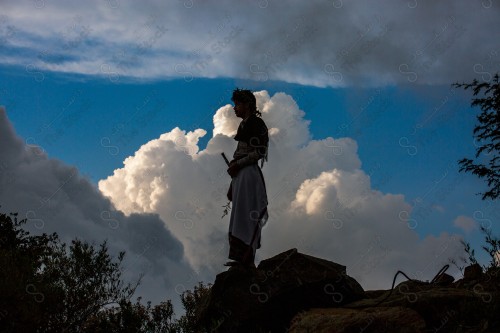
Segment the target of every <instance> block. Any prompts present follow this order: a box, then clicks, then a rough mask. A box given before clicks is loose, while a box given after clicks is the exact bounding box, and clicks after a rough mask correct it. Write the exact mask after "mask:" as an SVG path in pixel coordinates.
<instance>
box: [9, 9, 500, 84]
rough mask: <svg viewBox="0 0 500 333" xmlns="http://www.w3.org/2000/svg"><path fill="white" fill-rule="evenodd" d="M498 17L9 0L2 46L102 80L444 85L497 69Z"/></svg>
mask: <svg viewBox="0 0 500 333" xmlns="http://www.w3.org/2000/svg"><path fill="white" fill-rule="evenodd" d="M499 10H500V5H499V4H498V3H497V2H490V1H479V2H474V1H472V2H470V1H469V2H454V3H448V2H438V1H433V2H426V3H425V4H424V3H420V2H418V3H417V2H416V1H415V2H413V1H407V2H400V3H397V4H395V3H394V2H392V1H379V2H376V3H375V2H372V1H320V0H316V1H292V3H287V4H282V3H280V2H270V1H250V2H241V3H240V2H238V3H236V4H235V3H234V2H232V1H173V2H165V1H159V0H149V1H144V2H141V5H140V6H137V4H136V3H135V2H133V1H96V0H94V1H91V0H88V1H86V2H85V4H80V3H76V2H68V1H61V0H58V1H57V0H53V1H31V2H30V1H28V2H21V1H13V0H10V1H3V2H2V16H1V17H0V41H3V44H4V45H5V46H6V47H5V48H4V49H5V50H6V52H7V53H4V54H2V55H3V57H2V58H5V59H7V60H6V62H7V63H9V64H12V63H15V64H17V65H21V66H26V65H28V64H29V65H32V66H35V68H36V69H37V70H40V71H46V70H55V71H62V72H77V73H84V74H92V75H103V76H105V77H106V76H107V77H109V78H110V79H111V80H120V79H123V77H133V78H164V77H180V78H185V79H186V80H187V81H190V80H193V78H194V77H208V78H213V77H236V78H242V79H254V80H257V81H267V80H282V81H286V82H293V83H300V84H305V85H317V86H350V85H369V86H371V85H387V84H399V83H403V84H411V83H418V84H447V85H448V84H450V83H451V82H455V81H463V80H469V79H471V78H474V77H480V78H482V79H484V80H489V79H491V75H492V73H495V72H496V71H498V60H499V57H500V56H499V54H498V50H497V45H496V44H495V41H496V40H498V38H499V34H500V29H499V24H500V23H499V21H498V13H499ZM277 17H279V19H276V18H277ZM21 45H22V46H23V47H20V46H21ZM11 53H14V54H13V55H14V56H11ZM456 54H460V57H457V56H455V55H456ZM58 57H63V58H64V57H69V60H66V61H54V58H58ZM16 59H18V60H17V61H16ZM457 68H460V70H459V71H457V70H456V69H457Z"/></svg>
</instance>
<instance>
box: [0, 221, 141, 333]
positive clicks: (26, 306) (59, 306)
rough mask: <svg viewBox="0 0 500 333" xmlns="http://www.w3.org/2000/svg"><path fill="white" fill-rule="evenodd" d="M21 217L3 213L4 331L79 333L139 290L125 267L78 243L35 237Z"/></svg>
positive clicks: (0, 310) (0, 290)
mask: <svg viewBox="0 0 500 333" xmlns="http://www.w3.org/2000/svg"><path fill="white" fill-rule="evenodd" d="M25 222H26V220H21V221H18V220H17V214H10V216H7V215H6V214H0V235H1V236H0V237H1V241H0V266H1V270H0V325H1V326H0V329H1V330H2V331H8V332H35V331H38V332H65V331H67V332H74V331H81V329H82V327H83V326H84V325H85V322H86V321H87V320H88V319H89V318H90V317H92V316H95V315H96V314H97V313H99V311H101V310H102V309H104V308H105V307H106V306H108V305H110V304H114V303H119V302H124V301H125V302H126V301H128V300H129V299H130V297H131V296H132V294H133V293H134V291H135V289H136V287H137V285H138V284H139V281H138V282H137V284H135V285H131V284H125V283H124V282H123V281H122V280H121V274H122V269H121V262H122V260H123V258H124V255H125V253H124V252H121V253H120V254H119V256H118V260H113V258H111V256H110V255H109V254H108V248H107V245H106V242H103V243H102V244H101V245H100V246H99V248H98V249H95V248H94V247H93V246H92V245H89V244H88V243H86V242H83V241H81V240H78V239H75V240H73V241H72V242H71V245H70V246H69V247H67V246H66V244H64V243H62V242H61V241H60V240H59V238H58V236H57V234H56V233H53V234H51V235H47V234H45V233H44V234H43V235H40V236H33V235H30V234H29V232H27V231H25V230H23V229H22V228H21V225H22V224H24V223H25Z"/></svg>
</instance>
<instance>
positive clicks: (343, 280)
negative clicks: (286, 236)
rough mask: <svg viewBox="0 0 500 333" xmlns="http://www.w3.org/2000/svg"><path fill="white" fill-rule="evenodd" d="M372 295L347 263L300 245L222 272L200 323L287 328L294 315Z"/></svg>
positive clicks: (234, 328)
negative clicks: (307, 251)
mask: <svg viewBox="0 0 500 333" xmlns="http://www.w3.org/2000/svg"><path fill="white" fill-rule="evenodd" d="M364 297H366V295H365V293H364V291H363V288H362V287H361V286H360V285H359V283H358V282H357V281H356V280H354V279H353V278H351V277H349V276H348V275H347V274H346V267H345V266H342V265H339V264H336V263H333V262H331V261H328V260H324V259H320V258H315V257H312V256H308V255H305V254H302V253H299V252H298V251H297V249H291V250H289V251H286V252H283V253H281V254H278V255H277V256H275V257H272V258H270V259H267V260H263V261H262V262H261V263H260V264H259V266H258V267H257V269H244V268H239V267H234V268H230V269H229V270H228V271H226V272H223V273H220V274H218V275H217V277H216V280H215V283H214V285H213V286H212V289H211V292H210V296H209V297H207V299H206V300H205V302H204V304H203V305H202V307H201V309H200V312H199V318H200V321H199V322H200V324H201V325H202V326H204V327H206V328H207V329H210V330H212V329H214V325H215V326H216V330H215V331H217V332H259V331H262V332H269V331H272V332H286V330H287V328H288V327H289V325H290V321H291V319H292V318H293V316H294V315H296V314H297V313H299V312H301V311H305V310H308V309H311V308H317V307H328V308H330V307H339V306H343V305H345V304H348V303H351V302H353V301H356V300H359V299H362V298H364Z"/></svg>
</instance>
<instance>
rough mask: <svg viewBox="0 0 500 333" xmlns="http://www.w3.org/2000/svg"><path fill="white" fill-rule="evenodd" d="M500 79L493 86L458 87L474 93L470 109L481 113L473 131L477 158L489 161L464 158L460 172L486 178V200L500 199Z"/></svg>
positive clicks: (455, 85) (494, 79) (462, 84)
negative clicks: (479, 110)
mask: <svg viewBox="0 0 500 333" xmlns="http://www.w3.org/2000/svg"><path fill="white" fill-rule="evenodd" d="M499 80H500V78H499V75H498V74H496V75H495V76H494V77H493V79H492V81H491V82H482V83H479V82H478V81H477V80H473V81H472V83H455V84H453V86H454V87H456V88H464V89H465V90H467V89H472V91H473V95H474V96H477V97H474V98H473V99H472V103H471V106H479V107H480V108H481V113H480V114H479V115H478V116H477V120H478V122H479V123H478V124H477V125H476V127H475V128H474V133H473V134H474V137H475V142H477V144H478V146H477V147H478V148H477V150H476V156H475V158H476V159H478V158H479V156H480V155H481V154H482V153H484V154H485V155H486V156H487V159H489V160H488V161H487V162H486V163H482V162H476V161H474V160H473V159H470V158H463V159H461V160H460V161H459V162H458V163H459V164H460V171H461V172H471V173H472V174H474V175H476V176H478V177H479V178H484V179H485V180H486V182H487V184H488V190H487V191H486V192H484V193H480V194H482V198H483V199H487V198H490V199H496V198H498V197H499V196H500V156H499V155H498V153H499V151H500V81H499Z"/></svg>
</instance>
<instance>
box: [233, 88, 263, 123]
mask: <svg viewBox="0 0 500 333" xmlns="http://www.w3.org/2000/svg"><path fill="white" fill-rule="evenodd" d="M231 100H232V101H233V102H234V112H235V113H236V116H237V117H240V118H243V119H245V118H246V117H248V116H249V115H251V114H253V113H255V112H257V101H256V100H255V96H254V94H253V93H252V92H251V91H250V90H243V89H238V88H237V89H235V90H234V91H233V96H232V97H231Z"/></svg>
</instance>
